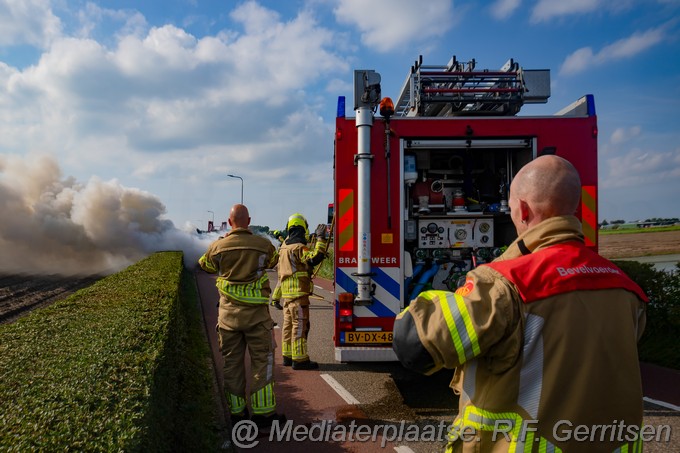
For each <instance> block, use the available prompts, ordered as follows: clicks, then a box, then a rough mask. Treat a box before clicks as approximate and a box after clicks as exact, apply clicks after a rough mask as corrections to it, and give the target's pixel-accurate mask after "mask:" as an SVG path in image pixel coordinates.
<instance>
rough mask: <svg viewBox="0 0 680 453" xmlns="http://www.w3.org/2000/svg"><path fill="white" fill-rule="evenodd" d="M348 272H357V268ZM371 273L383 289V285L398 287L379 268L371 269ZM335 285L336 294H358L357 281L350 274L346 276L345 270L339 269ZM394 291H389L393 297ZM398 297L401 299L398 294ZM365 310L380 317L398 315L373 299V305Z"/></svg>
mask: <svg viewBox="0 0 680 453" xmlns="http://www.w3.org/2000/svg"><path fill="white" fill-rule="evenodd" d="M348 270H351V271H352V272H355V271H356V268H349V269H348ZM378 271H379V272H378ZM371 272H375V273H376V274H377V275H376V277H378V278H375V277H374V279H373V281H374V282H375V283H376V285H380V286H381V287H382V286H383V284H387V285H388V286H390V287H392V286H394V285H396V282H395V281H394V280H393V279H391V278H390V277H389V276H387V275H386V274H385V273H384V272H382V271H381V270H380V269H379V268H371ZM335 284H336V286H337V288H338V289H337V290H336V294H339V293H341V292H348V293H352V294H356V293H357V283H356V281H354V279H352V277H351V276H350V275H349V274H346V273H345V271H344V269H341V268H338V270H337V272H336V273H335ZM393 291H394V289H393V288H392V290H391V291H389V293H390V294H391V295H394V293H393ZM396 297H399V296H398V294H397V296H396ZM364 308H367V309H368V310H369V311H370V312H371V313H373V314H374V315H375V316H378V317H392V316H396V315H397V313H396V312H393V311H392V310H390V309H389V308H387V307H386V306H385V305H384V304H383V303H382V302H381V301H379V300H378V299H375V298H374V299H373V304H371V305H368V306H366V307H364Z"/></svg>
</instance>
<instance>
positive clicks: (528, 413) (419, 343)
mask: <svg viewBox="0 0 680 453" xmlns="http://www.w3.org/2000/svg"><path fill="white" fill-rule="evenodd" d="M580 193H581V183H580V180H579V176H578V173H577V171H576V170H575V168H574V167H573V166H572V164H570V163H569V162H568V161H567V160H565V159H563V158H561V157H558V156H555V155H546V156H541V157H538V158H537V159H535V160H533V161H532V162H530V163H529V164H527V165H525V166H524V167H523V168H521V169H520V171H519V172H518V173H517V175H516V176H515V178H514V180H513V181H512V184H511V186H510V199H509V204H510V209H511V211H510V215H511V218H512V221H513V223H514V225H515V228H516V229H517V234H518V238H517V239H516V240H515V241H514V242H513V243H512V244H511V245H510V246H509V247H508V249H507V250H506V252H505V253H503V255H501V256H500V257H499V258H498V259H496V260H495V261H493V262H492V263H489V264H486V265H482V266H479V267H477V268H475V269H473V270H471V271H470V272H469V273H468V274H467V276H466V282H465V284H464V286H462V287H460V288H458V289H457V290H456V292H455V293H451V292H448V291H426V292H423V293H421V294H420V295H419V296H418V297H417V298H416V299H414V300H412V301H411V303H410V305H409V306H408V307H407V308H406V309H405V310H404V311H403V312H402V313H400V314H399V315H398V316H397V319H396V321H395V324H394V342H393V348H394V350H395V352H396V354H397V357H398V358H399V360H400V361H401V362H402V364H403V365H404V366H406V367H407V368H410V369H413V370H416V371H419V372H422V373H425V374H431V373H433V372H435V371H437V370H438V369H440V368H442V367H445V368H456V372H455V374H454V377H453V381H452V382H451V387H452V388H453V389H454V392H455V393H456V394H458V395H459V396H460V402H459V412H458V416H457V417H456V419H455V420H454V422H453V425H452V426H451V428H450V430H449V433H448V440H449V444H448V446H447V451H454V452H459V451H462V452H472V451H484V452H507V451H562V452H582V451H588V452H608V453H609V452H614V451H631V452H632V451H642V450H641V447H642V445H641V440H640V438H639V435H636V433H635V430H639V428H640V427H641V426H642V413H643V408H642V383H641V377H640V366H639V362H638V354H637V341H638V340H639V338H640V336H641V335H642V332H643V330H644V326H645V319H646V318H645V305H646V302H647V301H648V299H647V297H646V296H645V294H644V293H643V292H642V290H641V289H640V288H639V287H638V285H637V284H635V283H634V282H633V281H632V280H630V279H629V278H628V277H627V276H626V275H625V274H624V273H623V272H622V271H621V270H620V269H619V268H618V267H616V266H615V265H614V264H612V263H611V262H610V261H608V260H606V259H604V258H602V257H600V256H599V255H598V254H597V253H595V252H593V251H592V250H590V249H589V248H587V247H586V246H585V244H584V238H583V233H582V229H581V224H580V222H579V220H578V219H577V218H576V217H575V216H574V215H573V214H574V213H575V212H576V209H577V207H578V204H579V198H580ZM613 424H614V425H616V426H615V427H613V426H612V425H613ZM621 424H622V425H623V426H624V428H623V429H622V430H621V429H618V428H619V425H621ZM598 426H599V427H600V428H601V427H603V426H605V427H611V428H612V429H611V430H610V431H607V432H606V435H604V436H602V435H601V432H597V429H598ZM575 427H579V428H580V429H589V431H590V432H591V433H594V434H595V435H594V436H592V437H590V438H587V439H586V440H585V441H584V440H583V436H580V437H579V436H576V435H574V432H575ZM583 427H586V428H583ZM628 427H630V428H631V429H632V430H633V435H632V436H631V435H629V429H628ZM614 428H617V429H618V431H617V429H614ZM569 429H571V431H569ZM499 431H502V432H501V433H499ZM503 432H504V433H505V434H503Z"/></svg>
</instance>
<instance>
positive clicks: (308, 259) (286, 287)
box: [273, 239, 326, 300]
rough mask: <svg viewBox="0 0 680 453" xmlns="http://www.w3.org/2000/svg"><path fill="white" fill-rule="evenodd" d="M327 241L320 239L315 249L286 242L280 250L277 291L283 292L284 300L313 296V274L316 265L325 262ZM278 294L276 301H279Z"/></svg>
mask: <svg viewBox="0 0 680 453" xmlns="http://www.w3.org/2000/svg"><path fill="white" fill-rule="evenodd" d="M325 247H326V241H325V240H322V239H318V240H317V241H316V245H315V247H314V248H313V249H310V248H308V247H307V246H306V245H305V244H301V243H295V244H288V243H286V242H284V243H283V245H281V247H280V248H279V283H280V284H279V285H278V287H277V289H276V291H277V292H278V291H281V297H283V298H284V299H296V298H298V297H301V296H305V295H309V294H312V292H313V291H314V287H313V284H312V279H311V274H312V272H313V271H314V265H315V264H317V263H318V262H320V261H322V260H323V257H324V256H325V254H324V249H325ZM277 296H278V294H274V297H273V298H274V299H275V300H278V299H279V297H277Z"/></svg>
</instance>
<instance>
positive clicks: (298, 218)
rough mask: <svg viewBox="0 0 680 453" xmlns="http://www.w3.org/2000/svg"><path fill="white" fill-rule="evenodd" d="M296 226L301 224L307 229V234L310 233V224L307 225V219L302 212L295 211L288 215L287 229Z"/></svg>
mask: <svg viewBox="0 0 680 453" xmlns="http://www.w3.org/2000/svg"><path fill="white" fill-rule="evenodd" d="M294 226H300V227H302V228H304V229H305V236H308V235H309V225H307V219H305V217H304V216H303V215H302V214H300V213H297V212H296V213H295V214H293V215H291V216H290V217H288V223H287V224H286V229H287V230H290V229H291V228H292V227H294Z"/></svg>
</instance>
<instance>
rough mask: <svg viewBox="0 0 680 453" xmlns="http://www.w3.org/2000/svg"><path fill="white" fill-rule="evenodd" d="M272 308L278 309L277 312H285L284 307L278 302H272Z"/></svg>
mask: <svg viewBox="0 0 680 453" xmlns="http://www.w3.org/2000/svg"><path fill="white" fill-rule="evenodd" d="M272 307H274V308H276V309H277V310H283V307H282V306H281V303H280V302H279V301H278V300H272Z"/></svg>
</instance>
